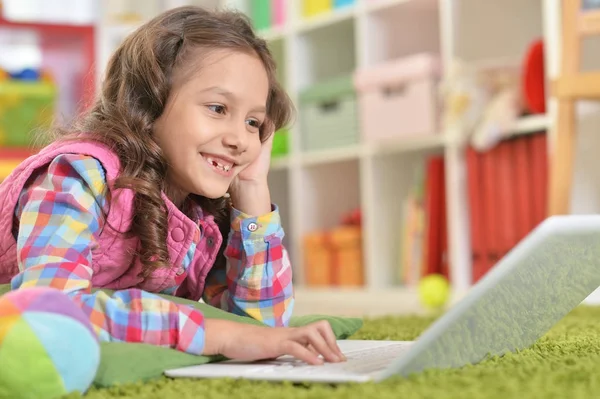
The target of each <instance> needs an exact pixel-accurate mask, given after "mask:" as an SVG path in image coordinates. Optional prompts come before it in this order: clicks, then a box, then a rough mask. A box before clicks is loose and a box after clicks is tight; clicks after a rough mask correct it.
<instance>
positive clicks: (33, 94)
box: [0, 79, 57, 147]
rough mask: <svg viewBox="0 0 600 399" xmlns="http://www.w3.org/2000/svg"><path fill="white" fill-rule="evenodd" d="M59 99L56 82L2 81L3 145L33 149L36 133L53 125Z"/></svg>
mask: <svg viewBox="0 0 600 399" xmlns="http://www.w3.org/2000/svg"><path fill="white" fill-rule="evenodd" d="M56 97H57V89H56V86H55V85H54V84H53V83H52V82H48V81H35V82H32V81H21V80H12V79H5V80H0V146H2V147H27V146H29V145H30V144H31V143H32V133H33V132H34V131H35V130H37V129H46V128H49V127H50V126H51V124H52V121H53V119H54V111H55V105H56Z"/></svg>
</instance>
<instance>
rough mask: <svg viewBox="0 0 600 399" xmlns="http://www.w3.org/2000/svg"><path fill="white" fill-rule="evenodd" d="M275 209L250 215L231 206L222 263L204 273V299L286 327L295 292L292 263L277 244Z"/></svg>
mask: <svg viewBox="0 0 600 399" xmlns="http://www.w3.org/2000/svg"><path fill="white" fill-rule="evenodd" d="M283 237H284V231H283V228H282V227H281V220H280V216H279V210H278V208H277V207H276V206H272V209H271V212H269V213H267V214H265V215H262V216H259V217H252V216H249V215H248V214H245V213H243V212H241V211H240V210H238V209H235V208H234V209H233V210H232V215H231V231H230V234H229V240H228V242H227V248H226V249H225V252H224V255H225V257H226V259H227V262H226V265H225V267H221V268H216V267H215V268H213V269H212V270H211V271H210V272H209V274H208V277H207V281H206V288H205V290H204V295H203V298H204V300H205V301H206V302H207V303H209V304H211V305H213V306H215V307H219V308H221V309H224V310H227V311H229V312H231V313H235V314H239V315H244V316H250V317H253V318H255V319H257V320H259V321H261V322H263V323H265V324H266V325H269V326H287V325H288V322H289V319H290V317H291V314H292V309H293V305H294V295H293V286H292V268H291V265H290V261H289V257H288V253H287V251H286V249H285V247H284V246H283V244H282V239H283Z"/></svg>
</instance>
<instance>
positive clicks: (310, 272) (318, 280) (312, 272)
mask: <svg viewBox="0 0 600 399" xmlns="http://www.w3.org/2000/svg"><path fill="white" fill-rule="evenodd" d="M326 236H327V233H325V232H314V233H310V234H306V235H305V236H304V273H305V277H306V278H305V280H306V285H308V286H312V287H316V286H328V285H331V251H330V250H329V248H328V246H327V240H326Z"/></svg>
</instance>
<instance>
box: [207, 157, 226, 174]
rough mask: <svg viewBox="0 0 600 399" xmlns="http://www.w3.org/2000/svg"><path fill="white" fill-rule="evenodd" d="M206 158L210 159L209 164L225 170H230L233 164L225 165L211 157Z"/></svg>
mask: <svg viewBox="0 0 600 399" xmlns="http://www.w3.org/2000/svg"><path fill="white" fill-rule="evenodd" d="M206 160H207V161H208V163H209V164H211V165H212V166H214V167H215V168H219V169H221V170H224V171H225V172H229V170H230V169H231V166H232V165H223V164H221V163H219V161H216V160H214V159H212V158H210V157H207V158H206Z"/></svg>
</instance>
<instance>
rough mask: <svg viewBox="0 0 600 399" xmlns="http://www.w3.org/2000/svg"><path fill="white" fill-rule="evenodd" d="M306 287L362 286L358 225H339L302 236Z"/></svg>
mask: <svg viewBox="0 0 600 399" xmlns="http://www.w3.org/2000/svg"><path fill="white" fill-rule="evenodd" d="M304 272H305V276H306V284H307V285H308V286H312V287H316V286H345V287H348V286H362V285H364V267H363V251H362V231H361V228H360V226H340V227H336V228H333V229H331V230H330V231H320V232H313V233H309V234H306V235H305V236H304Z"/></svg>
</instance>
